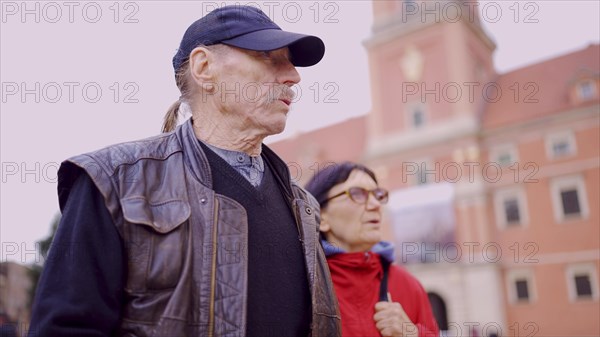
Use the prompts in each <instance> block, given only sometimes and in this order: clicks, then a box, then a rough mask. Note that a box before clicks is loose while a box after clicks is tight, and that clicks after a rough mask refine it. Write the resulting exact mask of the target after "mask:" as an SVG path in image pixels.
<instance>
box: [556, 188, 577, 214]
mask: <svg viewBox="0 0 600 337" xmlns="http://www.w3.org/2000/svg"><path fill="white" fill-rule="evenodd" d="M560 199H561V203H562V212H563V214H564V215H565V216H571V215H580V214H581V207H579V198H578V197H577V189H576V188H571V189H567V190H564V191H560Z"/></svg>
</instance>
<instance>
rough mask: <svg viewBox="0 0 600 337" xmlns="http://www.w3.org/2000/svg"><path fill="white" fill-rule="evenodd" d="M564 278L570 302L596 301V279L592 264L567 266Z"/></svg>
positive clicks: (594, 267)
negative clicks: (565, 278) (565, 277)
mask: <svg viewBox="0 0 600 337" xmlns="http://www.w3.org/2000/svg"><path fill="white" fill-rule="evenodd" d="M566 276H567V288H568V292H569V300H570V301H572V302H576V301H586V300H598V278H597V275H596V266H595V265H594V263H580V264H573V265H569V266H568V267H567V272H566Z"/></svg>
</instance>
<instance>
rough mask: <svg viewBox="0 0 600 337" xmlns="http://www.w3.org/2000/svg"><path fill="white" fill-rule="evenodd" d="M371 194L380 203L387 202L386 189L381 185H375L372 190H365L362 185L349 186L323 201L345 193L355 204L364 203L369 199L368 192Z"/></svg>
mask: <svg viewBox="0 0 600 337" xmlns="http://www.w3.org/2000/svg"><path fill="white" fill-rule="evenodd" d="M371 193H372V194H373V196H374V197H375V199H377V201H379V203H381V204H385V203H387V202H388V196H389V195H388V194H389V193H388V191H387V190H386V189H383V188H381V187H377V188H374V189H372V190H367V189H365V188H362V187H350V188H349V189H347V190H345V191H343V192H340V193H338V194H336V195H334V196H332V197H330V198H327V199H326V200H325V201H324V202H323V203H326V202H328V201H329V200H331V199H334V198H337V197H340V196H342V195H345V194H347V195H348V197H350V200H352V201H354V202H355V203H357V204H366V203H367V200H369V194H371Z"/></svg>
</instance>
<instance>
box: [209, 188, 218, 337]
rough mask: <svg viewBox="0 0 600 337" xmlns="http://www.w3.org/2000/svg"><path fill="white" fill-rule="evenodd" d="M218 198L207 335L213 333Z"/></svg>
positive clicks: (215, 213) (212, 334) (216, 214)
mask: <svg viewBox="0 0 600 337" xmlns="http://www.w3.org/2000/svg"><path fill="white" fill-rule="evenodd" d="M218 214H219V200H218V199H216V198H215V209H214V218H213V224H214V226H213V235H212V252H211V253H212V266H211V271H212V274H211V275H212V277H211V280H210V302H209V308H208V336H209V337H212V336H214V334H215V285H216V283H217V229H218V227H219V226H218V222H217V221H218Z"/></svg>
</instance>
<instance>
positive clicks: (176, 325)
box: [58, 120, 341, 337]
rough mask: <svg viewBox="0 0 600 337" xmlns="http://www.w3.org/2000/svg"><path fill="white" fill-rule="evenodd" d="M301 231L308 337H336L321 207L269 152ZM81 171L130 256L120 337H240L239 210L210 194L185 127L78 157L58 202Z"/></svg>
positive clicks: (243, 287)
mask: <svg viewBox="0 0 600 337" xmlns="http://www.w3.org/2000/svg"><path fill="white" fill-rule="evenodd" d="M263 151H264V153H265V155H266V156H267V158H268V159H269V160H271V161H272V162H274V163H276V165H275V166H276V170H275V171H276V172H275V174H276V176H277V178H278V180H279V181H280V182H281V183H282V184H283V185H284V186H285V189H286V190H287V191H288V193H287V194H288V199H289V202H290V204H291V205H292V206H293V210H294V216H295V218H296V221H297V223H298V226H299V229H301V233H300V234H301V237H302V243H303V248H304V254H305V263H306V268H307V272H308V276H309V280H308V281H309V283H310V291H311V296H312V313H313V316H312V324H311V331H312V333H311V334H312V336H340V334H341V327H340V314H339V308H338V303H337V300H336V298H335V294H334V290H333V285H332V283H331V277H330V275H329V269H328V267H327V262H326V260H325V256H324V253H323V250H322V248H321V246H320V244H319V240H318V231H319V229H318V224H317V221H318V220H317V218H318V213H319V206H318V203H317V202H316V201H315V200H314V198H313V197H312V196H311V195H310V194H308V193H306V192H305V191H304V190H303V189H301V188H300V187H298V186H297V185H295V184H293V183H291V180H290V177H289V171H288V170H287V166H286V165H285V163H284V162H283V161H282V160H281V159H279V157H277V156H276V155H275V153H273V152H272V151H271V150H270V149H269V148H267V147H266V146H265V147H263ZM79 169H83V170H85V171H86V172H87V174H89V175H90V177H91V178H92V180H93V181H94V183H95V184H96V186H97V187H98V189H99V190H100V192H101V193H102V195H103V196H104V199H105V202H106V206H107V208H108V210H109V212H110V214H111V216H112V219H113V221H114V223H115V226H116V227H117V229H118V231H119V233H120V235H121V238H122V240H123V243H124V247H125V250H126V252H127V261H128V277H127V281H126V288H125V299H124V307H123V316H122V322H121V326H120V329H119V331H118V333H117V335H118V336H161V337H166V336H169V337H171V336H173V337H175V336H194V337H195V336H244V334H245V330H246V328H245V324H246V322H245V320H246V298H247V294H246V292H247V260H246V258H245V256H247V255H246V254H245V253H244V252H243V251H242V250H243V249H245V247H247V244H246V243H247V239H248V234H247V230H248V224H247V218H246V211H245V209H244V208H242V207H241V206H240V205H239V204H238V203H237V202H236V201H234V200H232V199H230V198H227V197H225V196H222V195H217V194H215V192H214V191H213V190H212V188H211V186H212V178H211V172H210V168H209V165H208V163H207V160H206V157H205V155H204V153H203V151H202V149H201V147H200V145H199V143H198V141H197V139H196V137H195V135H194V132H193V128H192V123H191V121H190V120H188V121H187V122H186V123H184V124H183V125H181V126H179V127H178V128H177V129H176V130H175V131H174V132H172V133H167V134H162V135H160V136H156V137H153V138H148V139H145V140H141V141H135V142H128V143H123V144H117V145H113V146H110V147H107V148H105V149H102V150H99V151H96V152H93V153H89V154H84V155H80V156H76V157H74V158H71V159H69V160H68V161H65V162H64V163H63V165H62V166H61V168H60V170H59V182H58V185H59V186H58V189H59V200H60V203H61V206H64V204H65V203H66V200H67V197H68V193H69V189H70V187H71V185H72V183H73V181H74V179H75V178H76V177H77V171H79Z"/></svg>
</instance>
